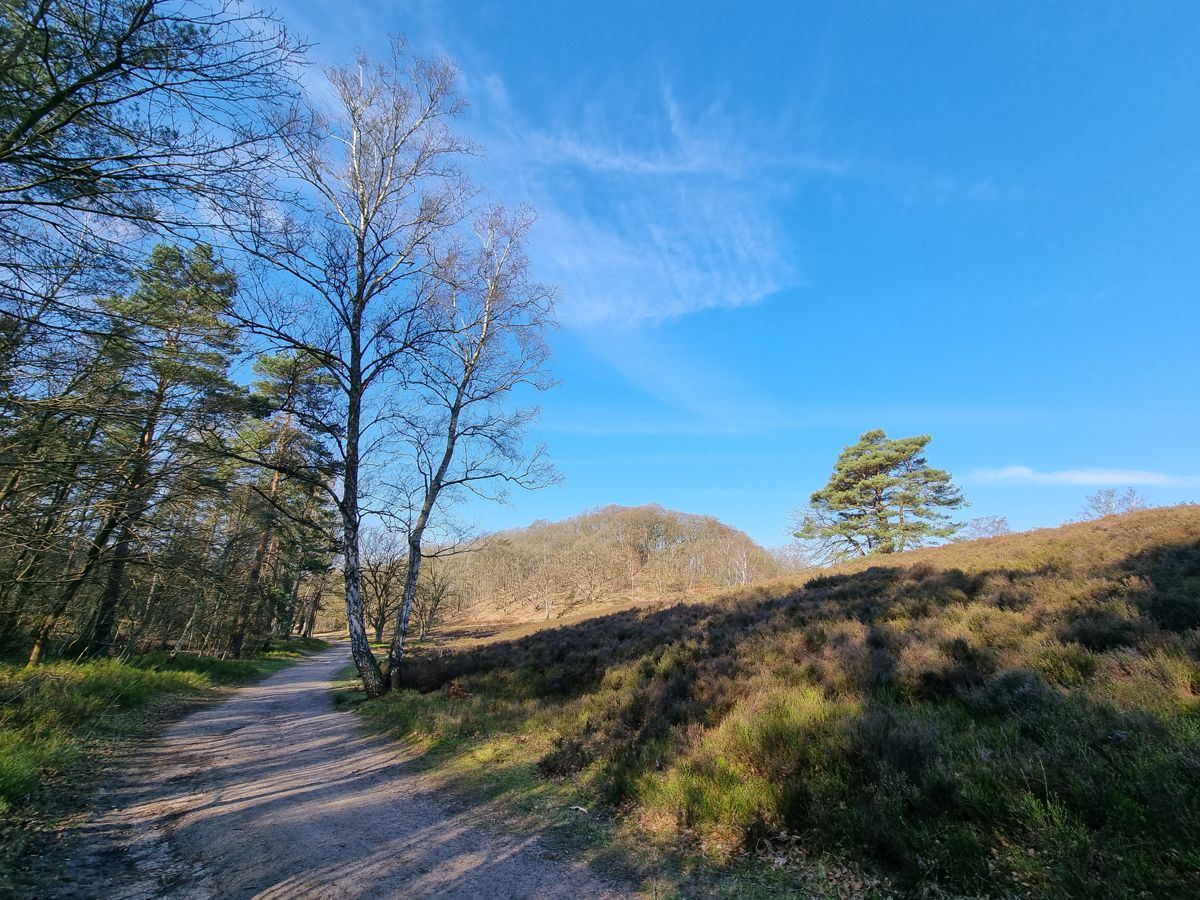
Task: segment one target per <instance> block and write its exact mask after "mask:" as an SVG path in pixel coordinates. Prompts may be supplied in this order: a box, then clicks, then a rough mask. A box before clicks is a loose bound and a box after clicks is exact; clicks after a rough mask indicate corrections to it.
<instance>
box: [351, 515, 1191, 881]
mask: <svg viewBox="0 0 1200 900" xmlns="http://www.w3.org/2000/svg"><path fill="white" fill-rule="evenodd" d="M502 638H503V635H498V636H497V637H495V638H492V640H491V642H490V643H485V644H482V645H477V646H473V647H470V646H467V647H463V646H459V647H457V648H455V649H444V648H443V649H436V648H431V649H429V650H427V651H426V652H423V653H422V654H420V655H419V656H418V657H417V658H415V659H414V660H413V662H412V665H411V668H410V669H409V670H408V672H407V673H406V678H408V679H409V683H410V685H411V686H412V687H413V688H414V689H415V690H410V691H405V692H402V693H399V694H396V695H394V696H392V697H389V698H386V699H384V700H381V701H375V702H373V703H371V704H368V705H367V707H366V708H365V712H366V713H367V714H368V716H370V717H371V718H373V719H374V720H376V721H378V722H379V723H380V724H381V725H384V726H385V727H388V728H391V729H394V730H396V731H398V732H401V733H404V734H407V735H409V736H410V737H413V738H416V739H419V740H424V741H425V742H426V745H427V746H428V747H429V748H430V750H431V751H433V752H434V753H435V754H436V753H445V754H451V755H452V756H458V757H463V756H464V755H465V756H470V757H473V758H476V759H486V760H487V761H488V762H487V766H488V767H489V768H490V770H491V772H492V773H493V774H494V775H495V777H498V778H499V777H503V778H505V779H507V782H508V783H510V784H511V783H513V779H514V777H516V776H515V773H521V772H524V773H526V775H527V776H528V777H529V778H530V779H541V780H543V781H545V780H563V781H564V782H567V783H569V784H571V785H572V786H573V788H577V789H578V790H579V791H580V792H581V793H582V794H583V795H585V796H587V797H590V799H591V802H592V803H598V804H601V805H607V806H608V808H610V809H613V810H614V811H618V813H619V817H620V819H621V820H622V821H623V822H625V823H626V827H629V828H633V829H636V830H637V832H638V833H639V834H640V835H642V836H643V837H644V836H646V835H649V836H652V837H654V838H656V839H657V840H658V842H659V843H660V846H664V847H668V846H670V847H675V848H682V849H685V850H688V851H694V852H698V853H701V854H703V855H704V856H706V857H708V858H709V859H710V860H711V861H714V862H716V863H718V864H725V863H728V862H729V861H730V860H733V859H736V858H739V855H740V854H743V853H744V852H746V851H753V849H754V848H755V847H761V846H763V844H764V842H766V843H767V844H768V845H770V844H772V842H774V844H775V845H778V844H779V841H780V839H781V838H786V841H785V843H787V844H788V846H793V847H794V846H800V847H802V848H803V849H804V852H805V853H821V854H827V855H833V856H835V857H838V858H841V859H844V860H846V861H848V862H850V863H851V864H852V865H855V866H858V867H860V868H861V870H863V871H873V872H875V873H877V874H880V875H883V876H885V877H887V878H889V879H891V880H893V881H894V882H895V883H897V884H899V885H901V886H902V887H904V888H905V889H910V890H911V889H927V888H928V889H940V890H950V891H954V892H962V891H966V892H972V893H985V894H1006V893H1014V892H1016V893H1021V892H1027V891H1029V890H1034V891H1036V892H1038V893H1039V894H1041V895H1048V896H1084V895H1088V896H1102V895H1108V896H1114V895H1121V896H1133V895H1138V894H1140V893H1155V894H1158V895H1171V894H1174V895H1177V896H1178V895H1182V894H1184V893H1188V892H1194V891H1196V890H1197V889H1200V850H1198V848H1200V704H1198V696H1197V692H1198V689H1200V662H1198V659H1200V506H1181V507H1174V508H1169V509H1157V510H1150V511H1145V512H1135V513H1130V514H1127V515H1124V516H1112V517H1108V518H1105V519H1102V520H1099V521H1094V522H1088V523H1082V524H1075V525H1069V526H1065V527H1063V528H1059V529H1047V530H1043V531H1037V532H1030V533H1026V534H1019V535H1012V536H1006V537H998V538H991V539H986V540H980V541H974V542H970V543H961V544H952V545H948V546H943V547H938V548H931V549H925V550H920V551H916V552H912V553H906V554H898V555H894V556H889V557H874V558H871V559H864V560H860V561H856V562H854V563H849V564H846V565H843V566H839V567H837V568H834V569H829V570H824V571H822V572H821V573H820V574H818V575H816V577H808V578H806V579H805V578H793V579H790V580H788V579H784V580H777V581H774V582H768V583H764V584H761V585H756V586H752V587H750V588H747V589H744V590H741V591H738V592H734V593H729V594H724V595H719V596H716V597H714V598H712V599H710V600H707V601H705V602H694V603H677V604H675V605H658V606H656V607H653V608H647V607H642V608H637V609H628V610H623V611H620V612H616V613H613V614H610V615H604V616H600V617H597V618H593V619H589V620H586V621H582V622H578V623H576V624H572V625H569V626H564V627H560V628H555V629H546V630H543V631H540V632H537V633H534V634H529V635H526V636H523V637H520V638H516V639H513V640H503V639H502ZM518 783H519V779H518ZM789 842H790V843H789Z"/></svg>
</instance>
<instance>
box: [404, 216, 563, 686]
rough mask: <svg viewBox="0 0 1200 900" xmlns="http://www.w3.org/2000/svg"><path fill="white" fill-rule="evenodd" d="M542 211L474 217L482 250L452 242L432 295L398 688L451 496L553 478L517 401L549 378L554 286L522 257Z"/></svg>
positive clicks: (418, 378)
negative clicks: (433, 543) (435, 528)
mask: <svg viewBox="0 0 1200 900" xmlns="http://www.w3.org/2000/svg"><path fill="white" fill-rule="evenodd" d="M532 222H533V216H532V214H531V212H530V211H529V210H525V209H522V210H520V211H518V212H517V213H515V214H509V213H507V212H506V211H504V210H503V209H500V208H498V207H497V208H494V209H492V210H490V211H489V212H488V213H486V214H485V215H483V216H482V217H481V218H480V219H479V220H478V221H477V222H476V224H475V229H474V231H475V239H476V246H475V247H455V248H452V250H451V252H450V253H449V254H448V255H447V258H445V259H444V260H443V261H442V264H441V266H440V267H439V272H438V274H439V283H438V285H437V288H436V290H435V291H434V292H433V300H434V306H433V310H434V314H435V316H436V321H437V327H436V328H435V329H434V330H433V331H432V332H431V337H430V340H428V341H427V342H426V343H425V344H424V345H423V346H422V347H421V348H420V354H419V359H420V367H419V369H418V370H417V371H416V372H414V373H413V376H412V383H413V388H414V397H413V401H414V402H413V403H412V405H411V407H410V409H409V410H408V412H407V413H406V415H405V417H404V437H405V440H406V441H407V442H408V444H409V448H410V450H411V460H412V464H413V467H414V473H413V474H414V475H415V481H414V482H413V483H412V484H411V485H410V489H409V492H408V497H409V503H408V509H409V510H410V514H411V519H410V521H409V527H408V568H407V570H406V572H405V583H404V594H403V600H402V603H401V607H400V611H399V615H398V617H397V620H396V627H395V630H394V632H393V635H392V642H391V647H390V649H389V652H388V679H389V681H390V684H391V687H393V688H395V687H398V686H399V685H400V674H401V662H402V660H403V656H404V642H405V638H406V636H407V634H408V626H409V619H410V617H411V614H412V608H413V600H414V598H415V596H416V592H417V587H418V583H419V580H420V575H421V560H422V547H423V544H424V542H425V535H426V531H427V529H428V528H429V527H430V524H431V523H432V522H433V519H434V515H435V511H436V510H437V509H438V504H439V501H440V500H442V499H443V492H445V493H446V494H447V495H452V494H453V493H455V492H457V491H461V490H468V491H471V492H474V493H475V494H479V495H483V496H495V493H496V491H497V490H499V491H501V492H502V491H503V489H504V487H505V486H507V485H517V486H519V487H524V488H531V487H539V486H542V485H545V484H547V483H549V482H550V481H551V480H553V478H554V473H553V470H552V468H551V467H550V466H549V464H548V463H547V461H546V457H545V454H544V451H543V449H542V448H541V447H537V448H534V449H532V450H529V449H527V446H526V442H525V429H526V426H527V425H528V424H529V423H530V421H531V420H532V419H533V417H534V416H535V415H536V413H537V410H536V409H535V408H532V407H529V408H516V407H513V406H512V402H513V394H514V393H516V392H518V391H519V390H521V389H528V390H533V391H536V390H543V389H545V388H547V387H549V386H550V384H551V381H550V378H549V375H548V373H547V364H548V361H549V356H550V351H549V347H548V346H547V344H546V342H545V340H544V335H545V332H546V330H547V329H548V328H549V327H550V326H551V323H552V321H553V320H552V315H553V294H552V291H551V290H550V289H549V288H548V287H547V286H546V285H543V284H539V283H537V282H536V281H534V280H533V279H532V278H531V276H530V272H529V260H528V258H527V256H526V254H525V249H524V246H525V240H526V236H527V234H528V231H529V228H530V227H531V225H532Z"/></svg>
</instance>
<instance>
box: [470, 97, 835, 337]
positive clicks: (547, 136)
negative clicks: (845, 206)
mask: <svg viewBox="0 0 1200 900" xmlns="http://www.w3.org/2000/svg"><path fill="white" fill-rule="evenodd" d="M476 83H477V85H478V86H477V87H476V88H475V89H474V91H473V96H472V101H473V105H474V106H475V109H476V112H477V114H478V115H477V116H476V118H475V121H476V122H477V123H479V125H480V126H481V127H482V128H483V129H484V131H483V133H481V134H479V135H478V137H479V140H480V142H481V143H482V144H484V145H486V146H487V147H488V148H489V152H488V159H487V163H486V167H485V168H486V173H487V180H488V182H489V186H490V187H491V188H492V189H493V190H496V191H497V192H498V193H500V194H501V195H503V196H508V197H512V198H514V199H520V200H522V201H528V202H531V203H532V205H533V206H534V207H535V208H536V209H537V210H538V212H539V216H540V220H539V224H538V227H537V228H536V229H535V231H534V235H533V238H532V244H531V253H532V256H533V258H534V262H535V264H536V266H537V270H538V273H539V275H540V276H541V277H543V278H545V279H546V280H548V281H552V282H555V283H557V284H558V285H559V286H560V288H561V296H562V300H561V303H560V306H559V317H560V319H561V321H562V323H563V324H564V325H566V326H567V327H568V328H577V329H585V330H586V329H591V328H594V327H596V326H600V325H603V326H607V327H619V328H621V329H622V330H625V331H633V330H636V329H638V328H640V327H642V326H644V325H648V324H654V323H660V322H666V321H670V320H672V319H677V318H680V317H682V316H686V315H689V314H692V313H695V312H699V311H702V310H707V309H717V308H737V307H743V306H749V305H753V304H756V303H759V302H761V301H762V300H764V299H765V298H767V297H769V296H770V295H772V294H773V293H775V292H777V291H780V290H782V289H783V288H784V287H787V286H788V285H791V284H795V283H797V282H798V281H799V275H798V269H799V267H798V265H797V261H796V254H795V251H794V250H789V249H788V248H787V247H786V242H785V240H784V239H783V229H782V228H781V227H780V224H779V214H780V208H779V206H778V202H777V201H778V199H779V198H778V196H777V194H778V185H777V184H773V183H772V181H771V180H770V179H763V178H761V177H759V176H761V175H762V174H763V173H764V172H765V171H766V170H767V169H769V168H771V167H772V166H774V165H775V163H774V162H768V160H767V158H766V155H765V153H764V151H763V150H762V149H761V145H754V144H751V143H749V142H748V141H747V139H746V137H745V136H746V135H748V134H754V133H756V132H757V130H756V129H754V128H750V127H746V123H740V122H738V121H737V120H736V117H735V116H733V115H731V114H729V113H728V112H727V111H726V110H724V109H722V108H721V107H720V106H719V105H711V106H708V107H706V108H704V107H702V108H688V107H686V106H685V105H684V104H683V103H681V102H679V101H677V100H676V98H675V96H674V95H673V93H672V91H671V89H670V87H669V85H667V84H665V83H663V84H662V86H661V87H660V89H659V90H658V91H657V92H653V91H652V92H651V94H652V96H650V97H646V96H645V95H640V96H637V97H636V99H635V98H634V97H633V96H632V95H633V94H634V93H636V92H629V91H620V90H616V91H607V92H599V93H598V94H597V95H595V96H589V97H584V98H575V99H574V102H563V103H562V104H559V105H558V108H559V109H560V112H559V113H558V115H557V116H556V118H555V119H554V120H552V121H545V120H544V119H543V120H540V121H537V122H536V124H535V123H533V122H531V121H529V120H528V119H527V118H525V117H523V116H522V115H521V113H520V110H519V109H518V108H517V105H516V103H515V101H514V100H513V98H512V97H511V96H510V93H509V91H508V90H507V89H506V88H505V85H504V82H503V79H502V78H501V77H500V76H499V75H498V74H491V75H488V76H485V77H483V78H481V79H477V82H476ZM618 99H620V100H621V101H622V104H620V105H618V104H617V100H618ZM805 165H808V166H810V167H811V168H812V170H813V171H817V170H820V169H822V168H826V169H829V170H830V171H832V170H835V169H836V168H837V165H838V163H837V162H836V161H828V162H826V161H822V160H820V159H819V158H813V159H809V160H807V161H806V162H805ZM752 175H753V176H755V177H749V176H752Z"/></svg>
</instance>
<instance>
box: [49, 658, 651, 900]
mask: <svg viewBox="0 0 1200 900" xmlns="http://www.w3.org/2000/svg"><path fill="white" fill-rule="evenodd" d="M348 661H349V652H348V645H347V644H340V645H337V646H335V647H333V648H332V649H330V650H327V651H325V652H323V653H321V654H319V655H317V656H314V657H312V658H310V659H307V660H304V661H302V662H300V663H298V664H296V665H294V666H292V667H290V668H288V669H285V670H284V671H282V672H279V673H277V674H276V675H273V676H272V677H270V678H268V679H266V680H265V681H262V682H260V683H259V684H257V685H255V686H253V687H248V688H245V689H242V690H240V691H238V692H237V693H236V694H235V695H234V696H233V697H232V698H231V699H229V700H226V701H224V702H222V703H219V704H217V705H215V706H212V707H209V708H207V709H204V710H201V711H199V712H196V713H194V714H192V715H190V716H188V717H187V718H185V719H183V720H181V721H179V722H177V723H175V724H174V725H173V726H171V727H170V728H169V729H168V730H167V731H166V733H165V734H164V735H163V737H162V739H161V740H160V741H159V742H157V744H156V745H155V746H153V747H151V748H149V749H148V750H147V751H146V752H145V753H144V754H141V755H140V756H139V757H138V759H137V760H136V761H135V764H134V766H132V767H131V768H130V770H129V771H128V773H127V775H126V776H125V777H124V778H123V779H122V780H121V783H119V784H117V785H115V786H114V788H113V790H112V791H111V792H109V793H108V794H107V795H106V796H104V797H103V798H102V799H101V802H100V806H101V808H102V811H101V812H100V813H99V814H98V815H97V817H96V818H95V819H94V821H92V822H91V823H89V824H88V825H86V826H85V829H84V830H85V834H84V835H83V837H82V840H81V842H80V848H79V850H78V851H77V852H76V853H75V855H74V858H73V859H72V861H71V863H70V866H69V869H70V873H71V879H70V883H69V884H67V885H64V886H63V890H62V894H63V895H64V896H72V897H75V896H88V897H105V898H118V897H120V898H133V897H139V898H141V897H264V898H283V897H365V896H370V897H396V896H405V897H425V896H442V897H624V896H630V891H628V890H627V889H626V888H623V887H621V886H619V885H614V884H611V883H608V882H606V881H604V880H602V879H601V878H600V876H598V875H597V874H596V873H594V872H593V871H591V870H589V869H588V868H586V867H585V866H583V865H580V864H577V863H572V862H568V861H563V860H558V859H552V858H550V857H549V856H548V855H547V853H546V849H545V848H544V846H543V845H541V843H540V842H539V841H538V839H537V838H534V837H529V836H513V835H508V834H497V833H495V832H492V831H488V830H486V829H484V828H482V827H480V826H479V825H478V824H477V822H475V821H473V819H472V816H471V814H470V812H469V811H453V810H450V809H449V808H447V807H446V806H445V805H444V804H441V803H439V802H438V801H437V799H435V798H434V797H433V796H431V794H430V792H429V790H428V789H427V788H426V787H425V786H424V785H423V784H422V781H421V779H420V778H419V776H415V775H413V774H412V773H411V772H408V771H406V769H405V766H404V765H403V760H402V759H401V757H400V755H399V754H398V753H397V750H396V748H395V747H394V746H389V745H388V744H387V743H385V742H383V741H380V740H378V739H375V738H371V737H368V736H366V735H364V734H362V733H361V732H360V731H359V725H358V720H357V719H356V717H355V716H353V715H352V714H351V713H347V712H340V711H337V710H335V709H334V708H333V706H332V702H331V699H330V695H329V687H330V685H331V683H332V679H333V678H334V676H335V675H336V674H337V673H338V672H340V671H341V670H342V669H343V668H344V667H345V666H346V665H347V663H348ZM105 807H108V809H107V810H105V809H104V808H105Z"/></svg>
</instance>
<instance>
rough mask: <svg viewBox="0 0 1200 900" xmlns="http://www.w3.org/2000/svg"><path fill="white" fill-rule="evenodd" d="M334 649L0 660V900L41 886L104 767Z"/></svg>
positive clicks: (300, 646) (312, 645)
mask: <svg viewBox="0 0 1200 900" xmlns="http://www.w3.org/2000/svg"><path fill="white" fill-rule="evenodd" d="M327 646H328V645H327V644H326V643H325V642H324V641H320V640H317V639H314V638H297V639H293V640H291V641H289V642H288V643H287V644H286V645H282V646H280V647H278V648H276V649H272V650H269V651H267V652H265V653H263V654H261V655H260V656H257V657H253V658H250V659H241V660H232V659H225V660H222V659H213V658H206V657H196V656H187V655H183V654H180V655H178V656H174V657H172V656H171V655H170V654H166V653H147V654H143V655H139V656H135V657H132V658H129V659H124V660H118V659H104V660H95V661H91V662H85V663H73V662H62V661H59V662H50V663H47V664H45V665H42V666H38V667H36V668H32V669H30V668H25V667H24V666H23V665H20V664H14V663H6V662H0V894H6V893H8V892H9V891H13V892H19V891H18V888H19V887H20V886H22V885H25V886H29V885H28V884H26V882H27V880H28V879H30V878H34V879H36V871H35V870H36V868H40V867H43V866H44V865H45V863H46V860H44V859H38V857H39V856H41V855H42V854H43V852H44V851H45V850H46V849H47V847H48V843H49V842H50V841H51V840H53V839H54V834H55V832H56V831H58V830H59V829H60V828H61V827H62V826H63V824H64V823H65V822H66V821H68V820H69V818H70V817H71V816H72V815H73V814H75V813H78V812H80V811H81V809H82V808H83V807H85V806H86V804H87V801H88V799H89V796H90V794H91V793H92V791H93V790H94V789H95V787H96V773H97V772H98V771H99V770H100V769H102V768H103V766H102V765H101V763H103V762H104V760H106V759H109V758H111V757H113V756H114V755H115V754H117V753H119V752H121V751H122V750H124V749H128V748H129V746H131V744H132V742H133V741H135V740H137V739H139V738H143V737H146V736H148V735H149V734H150V733H152V731H153V730H154V728H155V726H156V725H158V724H160V723H161V722H163V721H164V720H165V719H168V718H170V717H171V716H172V715H173V714H176V713H178V712H179V711H180V710H182V709H183V708H185V707H186V705H187V704H188V703H189V702H190V701H195V700H203V699H208V698H212V697H213V696H216V695H217V694H218V692H219V691H220V690H221V689H222V688H227V687H232V686H236V685H241V684H246V683H249V682H252V681H255V680H257V679H259V678H262V677H264V676H266V675H269V674H271V673H273V672H277V671H279V670H280V669H282V668H284V667H286V666H288V665H291V664H292V663H293V662H295V661H296V660H297V659H300V658H301V657H303V656H305V655H308V654H310V653H314V652H317V651H319V650H321V649H324V648H325V647H327ZM35 863H36V866H35ZM34 883H35V882H30V883H29V884H34Z"/></svg>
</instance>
